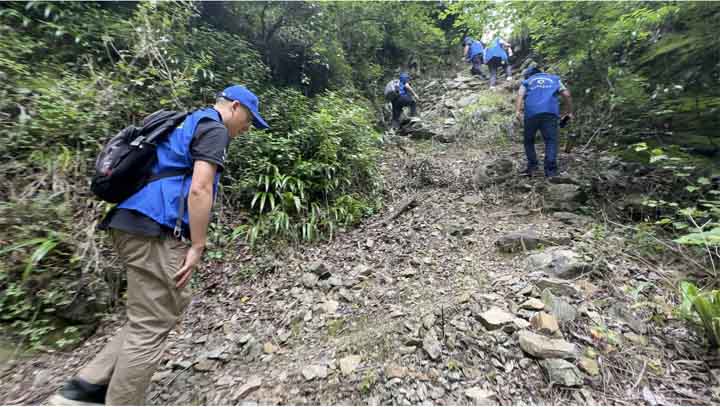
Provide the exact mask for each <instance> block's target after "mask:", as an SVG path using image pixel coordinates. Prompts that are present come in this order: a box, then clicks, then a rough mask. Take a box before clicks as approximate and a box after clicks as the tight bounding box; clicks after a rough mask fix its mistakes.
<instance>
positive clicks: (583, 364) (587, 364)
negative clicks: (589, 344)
mask: <svg viewBox="0 0 720 407" xmlns="http://www.w3.org/2000/svg"><path fill="white" fill-rule="evenodd" d="M578 366H580V370H582V371H583V372H585V373H587V374H589V375H590V376H597V375H599V374H600V366H599V365H598V362H597V361H596V360H595V359H591V358H587V357H581V358H580V360H578Z"/></svg>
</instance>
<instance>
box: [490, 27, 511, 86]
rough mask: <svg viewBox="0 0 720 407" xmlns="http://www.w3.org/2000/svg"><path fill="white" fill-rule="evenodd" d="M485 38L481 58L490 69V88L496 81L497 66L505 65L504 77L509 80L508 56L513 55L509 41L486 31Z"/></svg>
mask: <svg viewBox="0 0 720 407" xmlns="http://www.w3.org/2000/svg"><path fill="white" fill-rule="evenodd" d="M486 38H487V39H488V41H487V42H486V44H488V45H487V47H485V53H484V58H483V59H484V62H485V64H487V66H488V69H489V70H490V89H494V88H495V84H496V82H497V71H498V68H500V67H505V79H507V80H510V78H511V76H512V70H511V68H510V61H509V57H511V56H512V55H513V52H512V47H511V46H510V43H508V42H507V41H505V40H503V39H502V38H500V37H499V36H497V35H495V34H494V33H492V32H491V33H488V34H487V35H486ZM506 50H507V51H506Z"/></svg>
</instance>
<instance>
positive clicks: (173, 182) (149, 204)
mask: <svg viewBox="0 0 720 407" xmlns="http://www.w3.org/2000/svg"><path fill="white" fill-rule="evenodd" d="M204 118H209V119H212V120H215V121H218V122H222V120H221V118H220V114H219V113H218V112H217V111H216V110H215V109H213V108H205V109H200V110H196V111H194V112H193V113H191V114H190V115H188V116H187V118H186V119H185V121H184V122H183V123H182V124H181V125H180V126H178V127H177V128H176V129H175V130H173V132H172V133H170V135H169V136H168V138H167V139H166V140H165V141H163V142H161V143H160V144H158V146H157V162H156V163H155V165H154V166H153V169H152V173H153V174H159V173H162V172H167V171H171V170H184V169H187V170H192V168H193V160H192V157H191V156H190V143H192V139H193V135H194V134H195V129H196V128H197V125H198V123H199V122H200V120H201V119H204ZM191 180H192V175H186V176H183V175H178V176H174V177H167V178H161V179H159V180H156V181H154V182H151V183H149V184H147V185H146V186H145V187H144V188H143V189H141V190H140V191H138V192H136V193H135V194H134V195H133V196H131V197H130V198H128V199H126V200H125V201H123V202H122V203H120V204H119V205H118V208H122V209H132V210H135V211H138V212H140V213H142V214H143V215H145V216H147V217H149V218H150V219H152V220H154V221H155V222H157V223H159V224H160V225H162V226H165V227H168V228H170V229H173V228H174V227H175V222H176V221H177V218H178V210H179V207H180V199H183V200H186V204H185V213H184V214H183V221H182V223H183V225H182V227H183V230H184V231H187V230H188V225H189V223H190V221H189V219H190V217H189V216H188V210H187V197H188V193H189V192H190V183H191ZM219 180H220V174H219V173H218V174H215V180H214V183H213V199H214V195H215V192H216V191H217V186H218V182H219Z"/></svg>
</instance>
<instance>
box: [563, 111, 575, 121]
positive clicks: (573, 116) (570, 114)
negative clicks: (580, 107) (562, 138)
mask: <svg viewBox="0 0 720 407" xmlns="http://www.w3.org/2000/svg"><path fill="white" fill-rule="evenodd" d="M565 116H567V117H568V120H575V115H574V114H572V112H570V113H566V114H565Z"/></svg>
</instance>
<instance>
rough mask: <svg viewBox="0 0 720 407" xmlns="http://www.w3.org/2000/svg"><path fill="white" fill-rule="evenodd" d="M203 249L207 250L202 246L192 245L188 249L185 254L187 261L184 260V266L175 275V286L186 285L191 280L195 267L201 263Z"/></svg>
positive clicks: (181, 286)
mask: <svg viewBox="0 0 720 407" xmlns="http://www.w3.org/2000/svg"><path fill="white" fill-rule="evenodd" d="M203 251H205V248H204V247H202V246H190V249H188V252H187V254H186V255H185V261H184V262H183V265H182V267H181V268H180V270H179V271H178V272H177V273H175V275H174V276H173V278H174V279H175V287H177V288H183V287H185V284H187V283H188V281H190V276H192V273H193V271H194V270H195V267H197V265H198V264H200V260H201V259H202V255H203Z"/></svg>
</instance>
